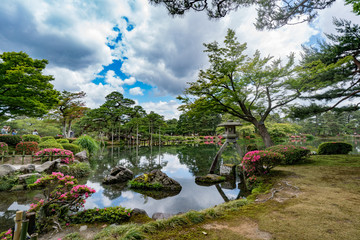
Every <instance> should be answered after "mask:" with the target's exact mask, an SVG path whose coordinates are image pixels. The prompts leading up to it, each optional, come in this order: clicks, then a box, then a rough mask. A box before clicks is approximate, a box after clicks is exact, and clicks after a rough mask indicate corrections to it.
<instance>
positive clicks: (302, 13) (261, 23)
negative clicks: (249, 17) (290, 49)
mask: <svg viewBox="0 0 360 240" xmlns="http://www.w3.org/2000/svg"><path fill="white" fill-rule="evenodd" d="M347 1H348V2H349V3H351V4H354V5H355V4H357V3H355V1H354V0H347ZM150 2H151V3H154V4H164V5H165V6H166V8H167V10H168V11H169V13H170V14H171V15H183V14H184V13H185V12H186V11H188V10H191V9H192V10H195V11H206V13H207V15H208V16H209V17H210V18H221V17H224V16H226V15H227V14H229V13H230V12H231V11H235V10H237V9H238V8H241V7H248V6H252V5H255V6H256V7H257V12H258V17H257V19H256V23H255V26H256V28H257V29H260V30H263V29H276V28H279V27H282V26H284V25H286V24H296V23H301V22H306V21H312V20H313V19H314V18H315V17H316V16H317V11H318V10H322V9H325V8H327V7H329V6H331V4H332V3H334V2H335V0H290V1H288V0H262V1H256V0H211V1H210V0H173V1H169V0H150Z"/></svg>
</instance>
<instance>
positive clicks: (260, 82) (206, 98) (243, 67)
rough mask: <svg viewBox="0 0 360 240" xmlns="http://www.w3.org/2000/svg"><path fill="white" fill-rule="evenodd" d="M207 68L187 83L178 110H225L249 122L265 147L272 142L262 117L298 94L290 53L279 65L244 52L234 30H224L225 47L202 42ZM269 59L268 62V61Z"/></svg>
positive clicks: (298, 86)
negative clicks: (194, 79)
mask: <svg viewBox="0 0 360 240" xmlns="http://www.w3.org/2000/svg"><path fill="white" fill-rule="evenodd" d="M204 45H205V47H206V50H205V52H208V53H209V54H208V57H209V62H210V64H211V66H210V68H208V69H207V70H201V71H200V73H199V77H198V80H197V81H196V82H192V83H189V85H190V86H189V87H188V88H187V89H186V90H185V94H187V95H189V96H194V97H195V98H194V99H192V98H190V97H188V96H180V97H178V98H179V99H180V100H182V101H183V103H184V105H182V106H181V109H182V110H186V109H198V110H201V109H204V110H212V111H214V112H217V113H228V114H230V115H232V116H234V117H236V118H240V119H242V120H244V121H246V122H250V123H252V124H253V125H254V126H255V127H256V129H257V130H258V131H259V134H260V135H261V136H262V138H263V140H264V143H265V145H266V146H270V145H272V141H271V138H270V135H269V133H268V132H267V129H266V127H265V120H266V119H267V117H268V116H269V114H270V113H271V112H272V111H273V110H274V109H277V108H280V107H282V106H284V105H286V104H288V103H289V102H291V101H293V100H294V99H296V98H297V97H298V96H299V95H300V90H301V84H300V83H299V82H298V81H297V80H296V78H295V76H294V75H295V67H294V55H293V54H290V56H289V58H288V61H287V62H286V63H285V65H284V66H283V64H282V61H281V60H280V59H277V60H272V57H270V56H268V57H264V58H262V57H261V56H260V52H259V51H256V52H255V53H254V55H253V56H252V57H248V56H247V55H245V54H244V51H245V50H246V44H240V43H239V42H237V40H236V37H235V32H234V31H233V30H230V29H229V30H228V33H227V36H226V37H225V40H224V45H225V47H220V46H219V44H218V43H217V42H213V43H210V44H204ZM271 60H272V61H271Z"/></svg>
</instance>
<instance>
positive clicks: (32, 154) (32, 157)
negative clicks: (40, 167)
mask: <svg viewBox="0 0 360 240" xmlns="http://www.w3.org/2000/svg"><path fill="white" fill-rule="evenodd" d="M34 154H35V153H34V152H32V153H31V163H34Z"/></svg>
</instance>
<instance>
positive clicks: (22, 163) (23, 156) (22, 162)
mask: <svg viewBox="0 0 360 240" xmlns="http://www.w3.org/2000/svg"><path fill="white" fill-rule="evenodd" d="M24 159H25V151H23V155H22V156H21V165H24Z"/></svg>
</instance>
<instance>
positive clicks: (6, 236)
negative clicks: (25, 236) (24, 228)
mask: <svg viewBox="0 0 360 240" xmlns="http://www.w3.org/2000/svg"><path fill="white" fill-rule="evenodd" d="M0 239H1V240H11V239H12V231H11V229H9V230H7V231H5V232H2V233H0Z"/></svg>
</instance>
